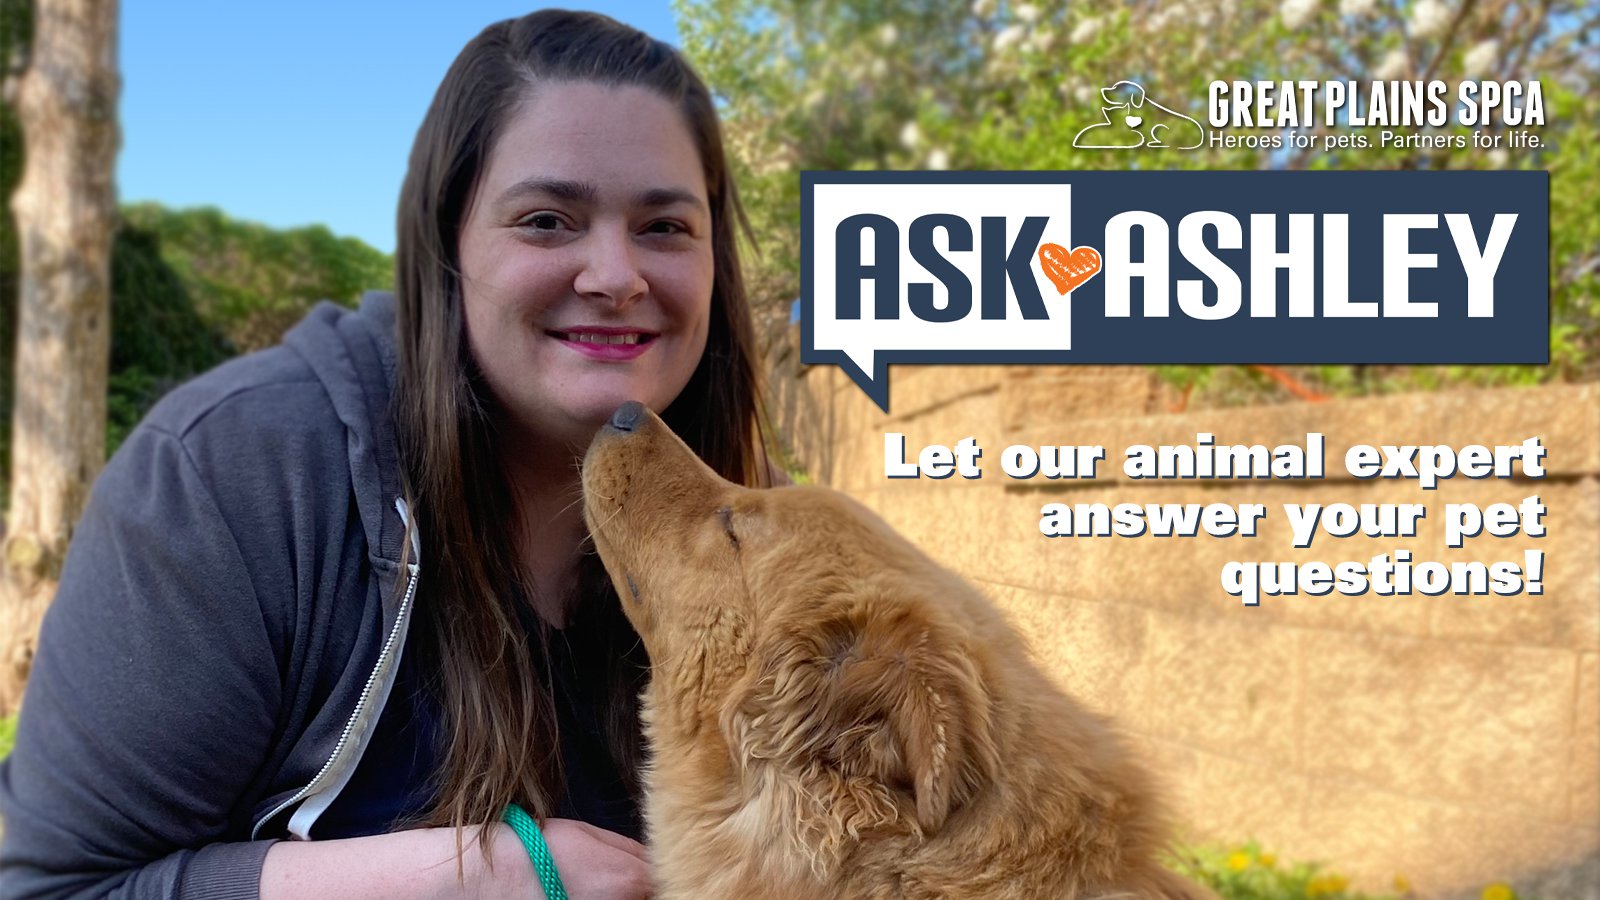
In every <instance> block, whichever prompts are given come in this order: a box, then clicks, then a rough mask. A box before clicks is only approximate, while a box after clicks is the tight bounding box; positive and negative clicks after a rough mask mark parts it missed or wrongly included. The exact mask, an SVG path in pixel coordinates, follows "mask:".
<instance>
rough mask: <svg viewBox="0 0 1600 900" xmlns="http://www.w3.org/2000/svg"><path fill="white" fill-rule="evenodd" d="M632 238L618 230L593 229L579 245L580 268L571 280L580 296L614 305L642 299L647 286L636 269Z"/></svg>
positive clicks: (637, 264)
mask: <svg viewBox="0 0 1600 900" xmlns="http://www.w3.org/2000/svg"><path fill="white" fill-rule="evenodd" d="M631 238H632V235H631V234H630V233H628V232H627V231H626V230H625V229H620V228H595V229H594V230H592V231H591V232H590V233H589V235H588V239H587V240H585V241H584V242H583V244H584V246H583V248H582V253H583V260H582V268H581V269H579V271H578V275H577V278H575V279H574V280H573V285H572V286H573V288H574V289H575V290H576V291H577V292H578V293H579V294H581V295H583V296H585V297H589V298H591V299H595V300H605V301H609V302H611V303H614V304H618V305H621V304H625V303H630V302H632V301H634V300H637V299H639V298H640V297H642V296H644V295H645V293H646V292H647V291H648V290H649V289H650V285H649V283H648V282H646V281H645V279H644V273H643V272H641V271H640V270H639V263H638V260H637V258H636V257H635V253H636V252H637V249H636V248H635V247H634V246H633V241H632V240H631Z"/></svg>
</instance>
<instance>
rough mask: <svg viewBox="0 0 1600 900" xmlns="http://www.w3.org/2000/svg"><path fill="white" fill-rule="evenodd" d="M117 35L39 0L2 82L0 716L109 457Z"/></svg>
mask: <svg viewBox="0 0 1600 900" xmlns="http://www.w3.org/2000/svg"><path fill="white" fill-rule="evenodd" d="M116 36H117V3H116V0H36V6H35V12H34V20H33V52H32V53H31V54H30V55H29V61H28V67H27V69H26V71H25V72H24V73H23V75H22V76H21V78H20V79H17V80H16V81H15V82H13V83H10V84H8V85H7V86H6V87H7V95H8V97H10V98H13V99H14V103H15V106H16V110H17V118H18V120H19V121H20V122H21V123H22V133H23V147H24V159H25V163H24V168H23V172H22V182H21V183H20V184H19V185H18V186H17V191H16V194H15V195H14V196H13V197H12V199H11V209H12V212H13V213H14V214H15V216H16V223H17V232H18V248H19V252H20V256H21V264H22V280H21V284H20V286H19V288H20V289H19V292H18V302H17V320H18V321H17V326H18V327H17V352H16V360H17V370H16V376H17V377H16V405H15V410H14V412H13V417H12V430H11V507H10V514H9V516H8V521H7V523H6V532H5V544H4V561H3V562H4V573H3V576H0V712H5V711H9V710H12V709H15V707H16V705H17V702H18V701H19V700H20V698H21V692H22V684H23V682H24V680H25V679H26V678H27V673H28V669H29V667H30V665H31V663H32V660H33V647H34V645H35V641H36V639H37V634H38V626H39V620H40V617H41V616H42V615H43V612H44V609H45V607H46V606H47V605H48V604H49V602H50V599H51V598H52V597H53V596H54V594H55V585H56V583H57V582H58V581H59V579H60V575H61V562H62V560H63V558H64V557H65V556H66V549H67V542H68V541H69V540H70V539H71V537H72V529H73V526H74V525H75V524H76V523H77V520H78V517H79V515H81V514H82V512H83V507H84V504H85V502H86V501H87V499H88V495H89V486H90V485H91V484H92V483H93V482H94V478H95V476H96V475H98V474H99V472H100V469H101V467H102V466H103V465H104V464H105V444H106V437H105V434H106V370H107V366H108V364H109V358H110V347H111V340H110V334H111V328H110V324H111V323H110V313H111V240H112V236H113V232H114V230H115V227H116V220H117V208H116V189H115V185H114V184H113V181H112V176H113V171H114V169H113V166H114V163H115V161H116V154H117V143H118V134H117V118H116V112H117V95H118V93H119V91H120V89H121V82H120V79H119V77H118V75H117V37H116Z"/></svg>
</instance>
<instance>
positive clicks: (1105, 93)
mask: <svg viewBox="0 0 1600 900" xmlns="http://www.w3.org/2000/svg"><path fill="white" fill-rule="evenodd" d="M1100 99H1101V100H1104V101H1105V104H1106V105H1107V106H1110V107H1115V108H1119V109H1120V108H1122V107H1129V108H1131V109H1138V108H1139V107H1141V106H1144V88H1143V87H1142V86H1141V85H1140V84H1139V83H1138V82H1135V81H1119V82H1117V83H1116V84H1113V85H1112V86H1110V87H1108V88H1101V89H1100Z"/></svg>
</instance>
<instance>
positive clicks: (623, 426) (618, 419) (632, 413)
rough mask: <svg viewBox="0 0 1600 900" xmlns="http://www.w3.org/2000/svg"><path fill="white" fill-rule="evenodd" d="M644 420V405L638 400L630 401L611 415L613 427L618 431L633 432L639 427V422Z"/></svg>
mask: <svg viewBox="0 0 1600 900" xmlns="http://www.w3.org/2000/svg"><path fill="white" fill-rule="evenodd" d="M643 419H644V404H643V403H640V402H639V401H637V400H629V401H628V402H627V403H624V404H622V405H621V406H619V407H617V411H616V412H614V413H612V414H611V427H612V428H615V429H616V430H618V431H630V432H631V431H633V430H634V429H635V428H638V427H639V422H640V421H642V420H643Z"/></svg>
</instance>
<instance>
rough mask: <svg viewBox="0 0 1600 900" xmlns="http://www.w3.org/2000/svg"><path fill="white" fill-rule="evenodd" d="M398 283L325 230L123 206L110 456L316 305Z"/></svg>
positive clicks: (8, 323)
mask: <svg viewBox="0 0 1600 900" xmlns="http://www.w3.org/2000/svg"><path fill="white" fill-rule="evenodd" d="M8 244H9V245H12V246H14V244H15V235H14V227H13V226H12V225H11V223H10V222H9V221H7V222H5V223H3V224H0V249H3V248H4V247H6V246H7V245H8ZM0 262H3V261H0ZM0 274H3V275H5V276H6V279H7V280H6V281H5V290H6V291H8V292H9V293H8V295H7V296H6V298H5V299H6V300H7V301H8V302H9V304H10V305H9V306H8V307H6V316H5V321H4V322H3V323H0V327H3V329H4V332H5V334H6V335H10V334H14V333H15V329H14V327H13V324H12V322H13V318H14V316H15V310H16V306H15V274H14V272H12V273H4V272H0ZM393 283H394V264H393V262H392V260H391V259H390V257H389V256H388V255H386V254H384V253H381V252H379V251H377V250H374V249H373V248H371V247H369V246H367V245H366V244H364V243H362V242H361V241H359V240H356V239H355V238H341V237H336V236H335V235H334V234H333V233H332V232H330V231H329V230H328V229H327V228H325V227H323V226H321V225H313V226H309V227H305V228H295V229H289V230H277V229H272V228H267V227H266V226H263V225H258V224H254V223H249V222H239V221H235V220H233V219H230V218H228V217H227V216H226V215H224V214H222V213H221V212H219V211H217V210H215V209H196V210H182V211H175V210H169V209H166V208H164V207H161V206H159V205H157V204H149V203H147V204H138V205H134V206H128V207H124V208H123V210H122V224H121V227H120V228H119V230H118V232H117V237H116V242H115V244H114V245H113V247H112V256H111V382H110V386H109V391H110V396H109V398H108V407H109V408H108V416H109V418H110V421H109V422H108V423H107V424H108V428H107V436H106V440H107V444H108V446H107V452H111V451H114V450H115V449H116V448H117V446H118V445H120V444H121V443H122V439H123V438H124V437H126V436H127V434H128V431H129V430H131V429H132V428H133V426H134V425H136V424H138V422H139V420H140V419H141V418H143V417H144V414H145V413H146V412H148V411H149V409H150V407H151V406H152V405H154V404H155V402H156V401H157V400H159V399H160V398H161V396H162V395H163V394H165V393H166V392H167V391H168V390H171V389H172V388H173V387H175V386H177V385H178V384H180V383H182V382H184V381H186V380H188V379H189V378H192V377H194V376H195V375H197V374H199V373H201V372H204V371H205V370H207V369H209V368H211V367H213V366H215V365H217V364H218V363H221V362H223V361H224V360H226V359H228V358H229V357H231V356H234V355H235V354H238V353H246V352H250V351H252V350H259V349H261V348H263V347H268V346H271V345H272V344H275V343H277V341H278V340H279V338H281V337H282V335H283V332H284V331H285V330H287V329H288V327H289V326H291V325H293V324H294V323H295V322H296V321H298V320H299V319H300V318H301V317H302V316H304V315H305V314H306V312H307V311H308V310H310V308H311V307H312V306H314V305H316V303H317V302H318V301H319V300H324V299H327V300H333V301H336V302H339V303H344V304H346V305H354V304H355V302H356V301H357V299H359V297H360V296H361V293H362V292H363V291H365V290H369V289H374V288H376V289H383V288H388V287H392V286H393ZM6 349H7V359H6V360H5V362H6V364H7V365H6V374H7V376H8V377H7V379H6V382H5V385H4V387H5V393H4V396H3V398H0V403H3V404H4V413H5V417H4V419H3V420H0V439H3V438H4V436H5V435H6V434H8V433H9V431H10V425H11V418H10V412H9V411H10V403H11V383H10V380H9V375H10V372H11V369H10V356H9V354H10V351H11V344H10V342H9V341H8V343H7V344H6ZM5 459H6V461H7V463H8V464H9V459H10V457H9V454H8V455H7V456H6V457H5ZM3 487H4V486H3V484H0V497H3V496H4V492H3Z"/></svg>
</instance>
